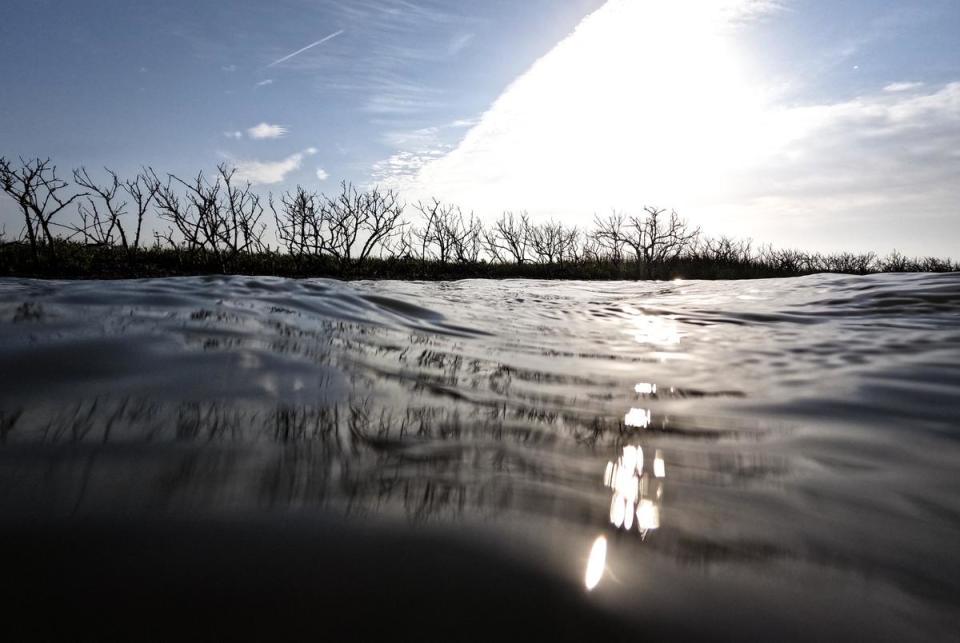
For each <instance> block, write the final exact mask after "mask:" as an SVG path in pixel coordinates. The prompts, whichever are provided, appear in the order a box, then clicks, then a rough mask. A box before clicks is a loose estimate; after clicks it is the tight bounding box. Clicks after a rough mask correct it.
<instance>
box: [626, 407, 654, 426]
mask: <svg viewBox="0 0 960 643" xmlns="http://www.w3.org/2000/svg"><path fill="white" fill-rule="evenodd" d="M651 417H652V416H651V414H650V411H649V410H648V409H630V410H629V411H627V414H626V415H625V416H623V423H624V424H626V425H627V426H630V427H634V428H637V429H645V428H647V427H648V426H650V420H651Z"/></svg>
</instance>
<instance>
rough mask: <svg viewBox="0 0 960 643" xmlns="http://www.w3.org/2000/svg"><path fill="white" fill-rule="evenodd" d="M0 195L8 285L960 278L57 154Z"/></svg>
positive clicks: (653, 225)
mask: <svg viewBox="0 0 960 643" xmlns="http://www.w3.org/2000/svg"><path fill="white" fill-rule="evenodd" d="M0 188H2V190H3V191H4V192H5V193H6V194H7V195H8V196H9V197H10V198H12V199H13V200H14V202H15V203H16V205H17V206H18V208H19V211H20V215H21V217H22V228H21V230H20V232H19V233H18V234H16V235H15V236H14V238H12V239H9V240H8V239H6V238H3V237H0V274H5V275H45V276H65V277H133V276H154V275H186V274H205V273H211V272H236V273H246V274H275V275H283V276H334V277H343V278H398V279H454V278H467V277H487V278H505V277H527V278H570V279H637V278H651V279H669V278H676V277H686V278H699V279H711V278H749V277H778V276H790V275H803V274H811V273H818V272H842V273H854V274H866V273H871V272H906V271H922V272H943V271H953V270H958V269H960V265H958V264H956V263H954V262H952V261H950V260H947V259H938V258H933V257H927V258H922V259H911V258H907V257H905V256H903V255H901V254H899V253H897V252H894V253H893V254H891V255H888V256H886V257H879V256H877V255H875V254H874V253H860V254H855V253H846V252H844V253H833V254H822V253H808V252H802V251H799V250H783V249H775V248H772V247H770V246H762V247H754V246H753V244H752V243H751V242H749V241H738V240H733V239H729V238H726V237H722V238H709V237H706V236H704V235H703V234H701V232H700V230H699V229H698V228H695V227H693V226H691V225H690V224H689V223H688V222H687V221H685V220H684V219H682V218H681V217H680V216H679V215H678V214H677V213H676V212H673V211H669V212H668V211H666V210H663V209H660V208H654V207H646V208H644V209H643V212H642V213H639V214H636V215H631V214H623V213H618V212H614V213H612V214H609V215H607V216H605V217H599V216H597V217H594V220H593V223H592V225H591V226H590V227H589V228H586V229H581V228H577V227H573V226H568V225H565V224H563V223H559V222H556V221H552V220H550V221H541V222H534V221H533V220H531V218H530V216H529V215H528V214H527V213H525V212H505V213H503V214H502V216H501V217H500V218H499V219H497V220H496V221H494V222H493V223H492V224H489V225H484V224H483V222H482V221H481V220H480V219H479V218H477V217H476V216H475V215H474V214H473V213H472V212H471V213H468V214H466V213H464V212H463V211H462V210H461V209H460V208H459V207H458V206H456V205H453V204H449V203H443V202H441V201H439V200H436V199H433V200H431V201H429V202H418V203H416V204H414V205H413V206H412V207H407V206H406V205H405V204H404V203H403V202H402V201H401V199H400V196H399V195H398V194H396V193H395V192H394V191H392V190H381V189H379V188H375V187H374V188H370V189H360V188H358V187H356V186H354V185H352V184H350V183H341V184H340V186H339V190H338V191H337V192H336V193H335V194H334V195H331V196H328V195H327V194H324V193H317V192H310V191H308V190H306V189H305V188H302V187H300V186H298V187H297V188H296V189H294V190H292V191H289V192H285V193H282V194H278V195H274V194H270V195H269V197H268V199H267V204H266V205H267V207H266V208H265V207H264V203H263V200H262V197H261V196H260V195H259V194H258V193H257V192H255V191H254V189H253V186H252V185H251V184H250V183H248V182H244V181H238V180H237V179H236V174H235V170H234V169H232V168H230V167H228V166H227V165H220V166H219V167H218V168H217V171H216V173H214V175H213V176H205V175H204V174H203V173H202V172H201V173H198V174H197V175H196V176H195V177H193V178H191V179H188V180H185V179H181V178H179V177H177V176H174V175H166V176H165V177H160V176H158V175H157V173H156V172H155V171H154V170H153V169H150V168H144V169H142V170H141V171H140V172H139V173H137V175H136V176H133V177H131V178H126V179H124V178H121V177H119V176H118V175H117V173H116V172H113V171H111V170H109V169H106V170H105V171H104V174H103V177H102V178H101V179H99V180H98V179H96V178H94V177H92V176H91V175H90V173H89V172H88V171H87V170H86V168H79V169H77V170H74V171H73V173H72V181H70V180H67V179H65V178H63V177H62V176H61V175H59V174H58V173H57V168H56V166H55V165H53V164H52V163H51V162H50V160H49V159H30V160H24V159H19V161H18V162H14V161H11V160H8V159H6V158H0ZM267 209H269V215H268V214H266V212H267ZM145 223H147V224H148V225H147V226H146V227H145V225H144V224H145ZM145 230H149V231H150V234H151V235H152V242H145V241H144V231H145Z"/></svg>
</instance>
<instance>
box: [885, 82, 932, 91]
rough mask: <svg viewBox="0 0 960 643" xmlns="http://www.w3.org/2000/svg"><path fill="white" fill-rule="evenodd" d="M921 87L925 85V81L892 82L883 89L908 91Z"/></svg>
mask: <svg viewBox="0 0 960 643" xmlns="http://www.w3.org/2000/svg"><path fill="white" fill-rule="evenodd" d="M921 87H923V83H890V84H889V85H887V86H886V87H884V88H883V91H885V92H889V93H897V92H908V91H910V90H911V89H919V88H921Z"/></svg>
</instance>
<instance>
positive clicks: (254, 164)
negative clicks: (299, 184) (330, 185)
mask: <svg viewBox="0 0 960 643" xmlns="http://www.w3.org/2000/svg"><path fill="white" fill-rule="evenodd" d="M313 154H316V149H315V148H312V147H311V148H307V149H306V150H304V151H303V152H297V153H296V154H291V155H290V156H288V157H286V158H285V159H281V160H279V161H258V160H234V161H233V165H234V167H236V168H237V178H238V179H239V180H241V181H249V182H250V183H254V184H260V185H271V184H274V183H280V182H281V181H283V180H284V179H286V178H287V175H288V174H290V173H291V172H294V171H296V170H299V169H300V166H301V165H303V159H304V158H305V157H307V156H312V155H313Z"/></svg>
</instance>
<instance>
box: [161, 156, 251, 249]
mask: <svg viewBox="0 0 960 643" xmlns="http://www.w3.org/2000/svg"><path fill="white" fill-rule="evenodd" d="M235 172H236V170H235V169H233V168H230V167H228V166H227V165H226V164H220V165H219V166H217V175H216V178H215V179H214V180H213V181H212V182H211V181H208V180H207V179H206V178H204V176H203V172H200V173H198V174H197V176H196V177H194V178H193V179H192V180H190V181H184V180H183V179H181V178H179V177H177V176H174V175H172V174H171V175H168V178H167V182H166V183H165V184H161V183H160V181H159V180H157V179H156V175H154V174H152V173H151V175H150V176H151V178H152V179H154V180H156V184H157V186H158V188H157V192H156V200H157V209H158V214H159V216H160V218H161V219H163V220H165V221H168V222H170V223H171V224H173V227H174V228H176V232H177V233H179V235H180V237H179V238H175V237H174V231H173V229H172V228H171V229H170V230H169V232H168V233H166V234H160V233H157V240H158V242H159V241H160V240H163V241H166V242H167V243H169V244H170V245H172V246H173V247H181V246H183V247H186V249H187V250H190V251H206V252H210V253H212V254H214V255H215V256H216V257H218V258H219V259H220V260H221V262H223V261H224V260H226V259H228V258H231V257H234V256H236V255H238V254H243V253H253V252H262V251H264V250H266V249H267V247H266V245H265V244H264V243H263V234H264V233H265V232H266V225H265V224H263V223H261V222H260V219H261V217H262V216H263V206H262V205H261V203H260V196H259V195H258V194H257V193H255V192H254V191H253V186H252V185H251V184H250V183H249V182H248V183H245V184H242V185H239V184H236V183H235V182H234V179H233V177H234V174H235ZM177 186H180V187H181V188H183V189H184V196H183V198H182V199H181V196H180V195H179V194H178V193H177Z"/></svg>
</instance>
